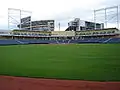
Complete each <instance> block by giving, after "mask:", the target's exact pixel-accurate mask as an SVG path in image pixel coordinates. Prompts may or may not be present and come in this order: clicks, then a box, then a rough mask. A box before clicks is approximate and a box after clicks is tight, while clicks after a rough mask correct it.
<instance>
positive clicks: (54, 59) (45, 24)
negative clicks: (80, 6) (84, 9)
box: [0, 16, 120, 90]
mask: <svg viewBox="0 0 120 90" xmlns="http://www.w3.org/2000/svg"><path fill="white" fill-rule="evenodd" d="M16 27H17V28H18V29H13V30H0V51H1V52H0V90H120V29H119V28H117V27H112V28H105V23H98V22H92V21H84V20H80V19H79V18H75V19H74V20H73V21H70V22H68V27H66V29H65V30H64V31H61V30H55V20H38V21H31V16H28V17H24V18H21V21H20V23H19V24H17V25H16Z"/></svg>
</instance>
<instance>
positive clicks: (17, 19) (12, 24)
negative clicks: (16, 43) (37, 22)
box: [8, 8, 32, 30]
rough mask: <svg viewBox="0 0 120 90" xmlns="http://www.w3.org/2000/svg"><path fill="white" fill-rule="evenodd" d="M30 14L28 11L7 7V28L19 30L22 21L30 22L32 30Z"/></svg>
mask: <svg viewBox="0 0 120 90" xmlns="http://www.w3.org/2000/svg"><path fill="white" fill-rule="evenodd" d="M31 16H32V12H30V11H25V10H21V9H15V8H8V30H14V29H19V30H21V29H22V24H23V23H24V22H30V30H32V27H31V26H32V22H31ZM18 25H19V27H18Z"/></svg>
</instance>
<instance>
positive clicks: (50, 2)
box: [0, 0, 120, 30]
mask: <svg viewBox="0 0 120 90" xmlns="http://www.w3.org/2000/svg"><path fill="white" fill-rule="evenodd" d="M119 3H120V0H2V1H1V3H0V29H7V27H8V22H7V21H8V17H7V14H8V11H7V10H8V8H16V9H22V10H28V11H31V12H32V20H45V19H54V20H55V24H56V26H55V29H56V30H57V29H58V23H59V22H60V23H61V30H64V29H65V28H67V23H68V22H69V21H70V20H72V19H74V18H80V19H82V20H90V21H93V10H94V9H100V8H104V7H109V6H114V5H119Z"/></svg>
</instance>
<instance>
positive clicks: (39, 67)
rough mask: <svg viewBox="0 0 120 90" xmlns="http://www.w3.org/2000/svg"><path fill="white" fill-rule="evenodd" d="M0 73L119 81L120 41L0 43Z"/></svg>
mask: <svg viewBox="0 0 120 90" xmlns="http://www.w3.org/2000/svg"><path fill="white" fill-rule="evenodd" d="M0 75H12V76H28V77H44V78H58V79H80V80H99V81H120V44H71V45H13V46H0Z"/></svg>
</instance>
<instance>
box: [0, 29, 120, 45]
mask: <svg viewBox="0 0 120 90" xmlns="http://www.w3.org/2000/svg"><path fill="white" fill-rule="evenodd" d="M0 38H1V40H0V44H1V45H5V44H7V45H9V44H15V45H16V44H65V43H66V44H68V43H69V44H70V43H120V32H119V30H118V29H117V28H107V29H102V30H101V29H100V30H84V31H83V30H82V31H33V30H32V31H28V30H13V31H5V32H4V31H0Z"/></svg>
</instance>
